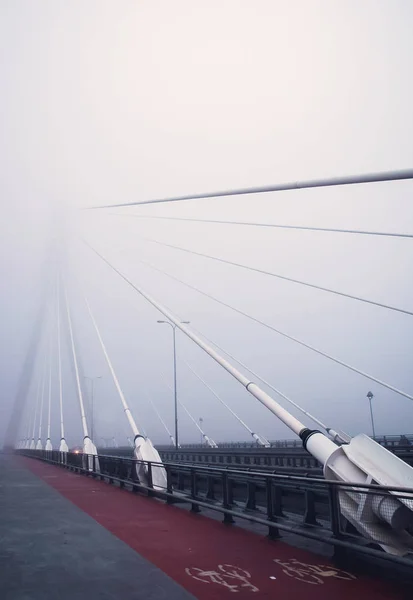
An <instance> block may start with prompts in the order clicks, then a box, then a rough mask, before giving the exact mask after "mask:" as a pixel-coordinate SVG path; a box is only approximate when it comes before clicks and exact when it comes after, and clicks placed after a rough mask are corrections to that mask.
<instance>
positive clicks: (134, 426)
mask: <svg viewBox="0 0 413 600" xmlns="http://www.w3.org/2000/svg"><path fill="white" fill-rule="evenodd" d="M84 299H85V303H86V306H87V310H88V313H89V316H90V319H91V321H92V323H93V326H94V328H95V331H96V334H97V337H98V340H99V343H100V346H101V348H102V352H103V355H104V357H105V359H106V363H107V365H108V367H109V370H110V372H111V375H112V378H113V382H114V384H115V387H116V389H117V392H118V394H119V398H120V401H121V403H122V406H123V410H124V412H125V416H126V418H127V419H128V421H129V425H130V426H131V429H132V432H133V435H134V436H135V437H136V436H137V435H141V434H140V432H139V429H138V426H137V424H136V422H135V419H134V418H133V416H132V413H131V411H130V408H129V406H128V403H127V401H126V398H125V395H124V393H123V391H122V388H121V387H120V383H119V380H118V378H117V376H116V373H115V370H114V368H113V365H112V361H111V360H110V358H109V355H108V352H107V350H106V346H105V344H104V342H103V339H102V336H101V334H100V331H99V327H98V324H97V323H96V320H95V317H94V316H93V313H92V309H91V307H90V304H89V301H88V299H87V298H86V296H84Z"/></svg>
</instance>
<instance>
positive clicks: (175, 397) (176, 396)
mask: <svg viewBox="0 0 413 600" xmlns="http://www.w3.org/2000/svg"><path fill="white" fill-rule="evenodd" d="M157 322H158V323H165V324H166V325H170V326H171V327H172V331H173V334H172V335H173V350H174V410H175V448H176V449H177V450H178V448H179V439H178V392H177V385H176V332H175V330H176V325H175V324H174V323H171V322H170V321H157ZM181 323H184V324H189V321H181Z"/></svg>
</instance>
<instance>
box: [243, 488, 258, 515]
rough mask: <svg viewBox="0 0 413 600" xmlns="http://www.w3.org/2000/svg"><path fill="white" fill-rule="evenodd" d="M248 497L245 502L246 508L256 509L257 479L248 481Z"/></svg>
mask: <svg viewBox="0 0 413 600" xmlns="http://www.w3.org/2000/svg"><path fill="white" fill-rule="evenodd" d="M247 485H248V497H247V502H246V504H245V510H256V508H257V506H256V503H255V492H256V489H257V488H256V485H255V481H248V484H247Z"/></svg>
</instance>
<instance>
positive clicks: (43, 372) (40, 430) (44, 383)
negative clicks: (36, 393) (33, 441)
mask: <svg viewBox="0 0 413 600" xmlns="http://www.w3.org/2000/svg"><path fill="white" fill-rule="evenodd" d="M46 369H47V352H45V356H44V362H43V371H42V391H41V396H40V414H39V432H38V433H39V435H38V436H37V440H38V442H41V439H42V420H43V406H44V392H45V387H46Z"/></svg>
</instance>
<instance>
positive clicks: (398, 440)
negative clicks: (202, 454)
mask: <svg viewBox="0 0 413 600" xmlns="http://www.w3.org/2000/svg"><path fill="white" fill-rule="evenodd" d="M373 439H374V440H375V441H376V442H378V443H379V444H382V445H383V446H386V447H388V446H390V447H392V446H413V433H406V434H400V435H377V436H376V437H374V438H373ZM217 444H218V448H263V446H261V445H260V444H258V442H251V441H245V442H217ZM299 447H301V448H302V442H301V440H298V439H291V440H272V441H271V440H270V448H299ZM166 448H167V447H166V446H165V449H166ZM181 448H183V449H192V448H194V449H205V448H207V446H206V444H198V443H194V444H181Z"/></svg>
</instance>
